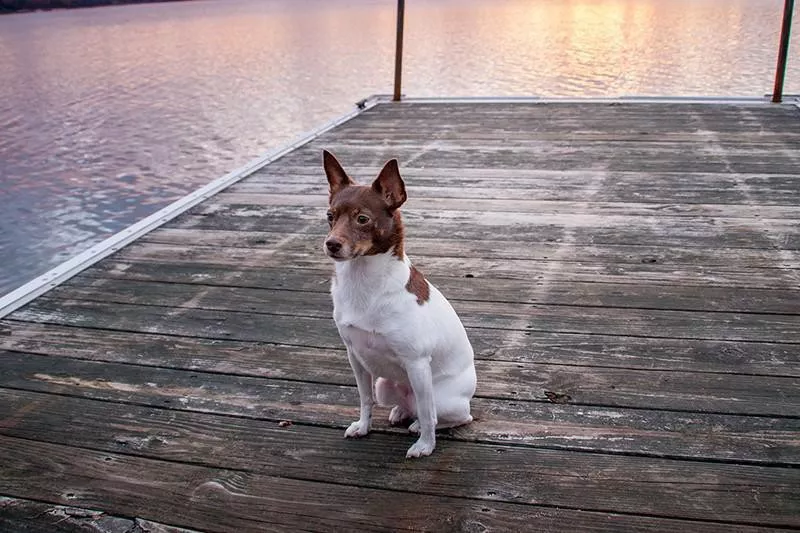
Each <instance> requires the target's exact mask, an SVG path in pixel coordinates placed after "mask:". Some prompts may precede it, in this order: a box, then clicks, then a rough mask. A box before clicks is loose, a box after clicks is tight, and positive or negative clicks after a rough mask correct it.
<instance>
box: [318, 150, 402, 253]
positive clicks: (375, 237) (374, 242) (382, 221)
mask: <svg viewBox="0 0 800 533" xmlns="http://www.w3.org/2000/svg"><path fill="white" fill-rule="evenodd" d="M322 160H323V166H324V167H325V174H326V175H327V177H328V184H329V185H330V197H329V204H330V205H329V206H328V224H329V225H330V231H329V232H328V236H327V237H326V238H325V244H324V246H323V249H324V250H325V253H326V254H327V255H328V257H330V258H332V259H334V260H335V261H347V260H350V259H354V258H356V257H361V256H365V255H376V254H383V253H386V252H388V251H390V250H391V251H392V252H393V253H394V254H395V255H396V256H398V257H399V258H402V257H403V223H402V221H401V219H400V211H399V208H400V206H401V205H403V202H405V201H406V186H405V184H404V183H403V178H401V177H400V170H399V168H398V167H397V160H396V159H392V160H390V161H388V162H387V163H386V164H385V165H384V166H383V169H382V170H381V171H380V173H379V174H378V177H377V178H375V181H373V182H372V185H370V186H366V185H357V184H356V183H355V182H354V181H353V180H352V179H350V177H349V176H348V175H347V173H346V172H345V171H344V169H343V168H342V166H341V165H340V164H339V162H338V161H337V160H336V158H335V157H333V154H331V153H330V152H328V151H327V150H325V151H323V157H322Z"/></svg>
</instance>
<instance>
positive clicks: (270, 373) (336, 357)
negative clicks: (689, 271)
mask: <svg viewBox="0 0 800 533" xmlns="http://www.w3.org/2000/svg"><path fill="white" fill-rule="evenodd" d="M91 333H95V334H96V336H97V337H98V340H97V341H95V344H94V345H93V347H92V348H89V347H88V345H87V344H86V343H85V342H83V343H81V341H82V340H83V339H84V338H85V337H83V336H79V337H77V338H73V337H69V338H68V340H66V341H63V342H62V343H61V344H58V343H57V341H51V345H47V344H46V343H42V344H39V345H38V346H39V352H38V353H46V354H47V355H49V356H51V357H52V356H61V357H72V358H77V359H86V360H89V361H97V362H109V363H123V364H126V365H144V366H152V367H155V368H154V369H150V370H147V369H142V370H137V371H136V372H137V374H136V375H131V372H127V371H126V370H127V369H126V368H125V367H124V366H117V365H110V366H108V367H106V368H107V371H108V372H109V373H111V372H114V374H115V379H114V380H112V381H103V379H102V378H99V377H98V374H99V373H100V372H102V368H103V367H102V366H98V365H79V364H74V363H69V362H68V363H66V365H67V366H64V364H62V363H60V362H59V361H52V360H48V359H47V358H44V359H42V358H32V359H31V360H30V361H28V363H27V366H26V369H27V370H28V371H29V372H28V375H32V376H34V377H33V378H29V377H24V376H22V377H19V378H9V379H13V381H8V382H6V384H9V385H11V386H13V387H15V389H14V391H7V392H6V393H5V395H6V396H10V397H12V396H15V395H16V396H20V395H22V394H21V392H20V391H21V390H35V391H42V392H55V393H58V394H69V395H74V396H81V397H87V398H98V399H102V400H107V401H126V402H131V401H132V402H136V403H138V404H143V405H151V406H155V407H162V406H164V405H170V406H172V407H173V408H181V409H188V410H195V411H197V410H199V411H203V412H212V413H219V414H233V415H236V416H243V417H253V418H257V419H261V418H263V417H267V418H272V419H273V420H281V419H283V418H288V419H290V420H294V421H295V422H304V423H313V424H326V425H331V424H332V425H334V426H335V427H337V428H339V429H341V430H343V429H344V428H346V427H347V426H348V425H349V423H350V421H351V418H352V417H354V416H356V415H357V412H356V404H357V400H356V395H355V391H352V386H353V384H354V380H353V377H352V372H351V371H350V368H349V366H348V365H347V363H346V357H345V354H344V353H343V352H342V351H341V350H340V351H331V350H326V351H321V350H313V349H301V348H296V347H286V346H265V345H259V344H246V343H239V342H228V341H207V340H203V339H192V338H174V337H164V336H156V335H138V336H135V335H132V334H116V335H109V334H108V332H104V331H97V330H94V331H93V332H87V336H88V334H91ZM67 335H69V333H68V332H65V335H64V336H65V337H66V336H67ZM137 337H138V338H137ZM50 346H52V347H50ZM142 347H145V348H142ZM0 357H3V358H5V359H4V360H5V361H8V362H13V361H18V360H19V359H20V356H15V357H12V356H11V355H10V354H5V355H2V356H0ZM21 357H23V358H24V357H25V356H24V355H22V356H21ZM37 361H38V363H37ZM33 363H36V364H38V365H39V367H36V368H34V367H31V366H30V365H31V364H33ZM509 366H510V365H507V364H500V365H493V364H492V363H488V362H479V363H478V374H479V391H478V397H477V398H475V399H474V400H473V415H474V416H475V417H476V421H475V422H474V423H473V424H470V425H469V426H466V427H463V428H459V429H458V430H456V431H455V433H451V437H454V438H457V439H464V440H468V441H478V442H498V443H510V444H524V445H537V446H543V447H549V448H559V449H571V450H575V449H577V450H595V451H605V452H613V453H620V452H622V453H634V454H639V455H651V456H658V457H686V458H691V459H699V458H707V459H715V460H736V461H743V462H750V463H766V464H773V463H776V462H780V463H781V464H800V440H799V439H797V438H796V437H797V432H798V431H800V422H798V420H796V419H787V418H770V417H761V416H759V417H750V416H738V415H715V414H705V413H685V412H672V411H656V410H652V409H643V408H640V407H637V408H635V409H630V408H624V407H608V406H606V407H603V406H589V407H577V408H576V407H575V406H574V404H573V405H569V403H570V402H574V400H575V399H573V398H572V397H570V398H569V399H568V400H565V401H566V402H567V403H566V404H556V403H550V402H549V401H545V400H544V399H545V395H544V393H545V391H546V390H547V389H546V387H547V386H548V384H545V388H543V389H541V390H540V391H539V394H540V397H541V399H540V400H538V401H528V400H526V399H525V398H529V397H530V391H527V392H526V389H525V387H528V385H529V384H528V383H517V382H516V380H515V378H514V375H512V376H511V380H512V383H511V384H510V385H511V386H516V387H517V389H516V390H511V391H510V392H511V393H515V392H516V393H517V394H510V395H509V389H506V390H500V387H498V383H492V382H491V381H490V380H492V381H498V382H503V381H505V380H506V379H507V377H506V376H505V375H500V376H498V374H500V373H502V372H503V371H504V369H505V368H509ZM167 367H170V368H173V369H180V370H185V371H188V372H183V373H181V372H174V371H170V372H169V376H167V378H168V381H159V380H161V379H163V378H159V377H158V374H159V371H158V369H159V368H167ZM551 369H552V367H551ZM543 370H544V372H543V375H542V376H538V378H537V380H538V381H541V379H543V378H544V379H547V377H548V376H552V374H551V372H549V371H548V368H547V367H545V368H544V369H543ZM54 371H56V372H57V374H58V375H57V376H56V377H54V378H53V377H51V378H46V377H45V376H51V375H52V373H53V372H54ZM197 372H202V373H212V374H211V375H208V374H197ZM215 374H235V375H236V376H240V377H241V376H249V377H268V378H280V379H288V380H290V383H289V384H286V383H282V382H279V383H278V386H279V388H278V389H272V388H270V389H268V390H264V389H263V387H262V385H261V384H260V382H259V381H258V380H245V381H242V380H241V379H237V378H236V377H234V376H225V377H218V376H216V375H215ZM37 375H38V377H36V376H37ZM537 375H538V373H537ZM669 375H670V376H672V377H676V376H678V377H679V376H680V375H681V374H679V373H672V374H669ZM517 376H518V374H517ZM604 377H606V378H608V377H609V376H608V375H607V374H606V375H605V376H604ZM309 380H310V381H312V382H313V383H309V384H302V383H295V382H303V381H309ZM537 380H534V381H537ZM198 383H199V384H200V385H198ZM321 383H325V384H329V385H347V386H350V387H351V392H350V394H346V395H341V393H342V390H340V389H336V388H334V389H330V388H329V387H320V384H321ZM553 385H557V386H560V387H562V388H559V389H556V390H553V391H551V392H557V393H559V394H567V393H571V394H574V393H575V391H574V390H571V389H569V388H568V387H565V383H564V382H560V383H553ZM281 386H283V387H284V388H289V389H291V390H292V391H293V392H292V393H291V394H292V395H293V396H292V397H293V400H292V402H293V403H292V402H290V403H288V404H287V403H286V402H281V400H280V399H279V395H276V393H274V392H270V391H272V390H280V387H281ZM611 386H612V387H617V386H619V383H616V384H612V385H611ZM626 387H629V386H626ZM209 388H211V389H212V390H214V391H215V392H214V394H213V395H209V394H208V393H207V392H206V390H207V389H209ZM329 389H330V390H329ZM492 389H494V391H495V394H498V395H500V396H505V397H506V398H507V399H496V398H486V397H482V396H481V393H483V392H485V391H487V390H492ZM520 390H522V392H523V393H522V394H519V391H520ZM612 390H613V389H612ZM325 391H329V392H330V391H333V392H330V394H328V395H327V396H326V398H327V401H328V403H327V404H326V407H325V408H324V409H321V410H319V409H316V408H314V405H316V404H317V402H318V398H317V396H318V394H320V393H325ZM693 394H696V393H694V392H693ZM776 394H777V392H776ZM0 397H2V395H0ZM60 398H63V396H60ZM508 398H511V400H509V399H508ZM165 401H166V402H167V403H166V404H165ZM9 402H11V403H13V402H12V401H11V400H9ZM337 402H338V403H337ZM342 402H343V403H342ZM243 405H250V406H251V407H249V408H247V409H244V410H243V408H242V407H243ZM380 413H381V414H380V415H376V416H377V417H376V422H375V427H376V428H377V429H378V430H382V431H386V430H388V428H387V427H386V423H385V417H386V415H387V413H388V412H387V411H385V410H382V411H380Z"/></svg>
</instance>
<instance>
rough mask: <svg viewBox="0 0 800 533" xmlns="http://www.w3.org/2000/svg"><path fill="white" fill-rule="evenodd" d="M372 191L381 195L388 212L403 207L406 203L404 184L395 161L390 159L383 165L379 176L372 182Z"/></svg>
mask: <svg viewBox="0 0 800 533" xmlns="http://www.w3.org/2000/svg"><path fill="white" fill-rule="evenodd" d="M372 190H374V191H375V192H377V193H378V194H380V195H381V197H382V198H383V199H384V200H385V201H386V205H388V206H389V210H390V211H394V210H395V209H397V208H398V207H400V206H401V205H403V203H404V202H405V201H406V184H405V183H403V178H401V177H400V168H399V167H398V166H397V159H390V160H389V161H387V162H386V164H385V165H383V168H382V169H381V172H380V174H378V177H377V178H375V181H373V182H372Z"/></svg>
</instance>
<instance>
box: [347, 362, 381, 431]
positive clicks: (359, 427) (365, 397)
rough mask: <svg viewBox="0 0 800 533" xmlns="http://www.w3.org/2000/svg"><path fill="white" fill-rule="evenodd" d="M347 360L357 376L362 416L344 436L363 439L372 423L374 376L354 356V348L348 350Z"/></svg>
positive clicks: (351, 425)
mask: <svg viewBox="0 0 800 533" xmlns="http://www.w3.org/2000/svg"><path fill="white" fill-rule="evenodd" d="M347 358H348V359H349V360H350V366H351V367H352V368H353V374H355V376H356V385H358V397H359V400H360V401H361V415H360V417H359V419H358V420H356V421H355V422H353V423H352V424H350V427H348V428H347V430H345V432H344V436H345V437H347V438H351V437H363V436H364V435H366V434H367V433H369V426H370V422H371V421H372V404H373V403H374V402H375V400H374V398H373V390H372V374H370V373H369V371H367V369H366V368H364V366H363V365H362V364H361V363H360V362H359V360H358V359H357V358H356V357H355V356H353V350H352V348H350V347H348V348H347Z"/></svg>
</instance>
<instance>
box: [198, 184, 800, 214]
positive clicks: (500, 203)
mask: <svg viewBox="0 0 800 533" xmlns="http://www.w3.org/2000/svg"><path fill="white" fill-rule="evenodd" d="M323 189H325V190H320V191H319V192H317V193H316V194H309V193H307V192H304V193H303V194H286V193H280V192H278V193H273V192H268V193H263V192H253V191H247V192H222V193H219V194H217V195H216V196H214V197H213V198H210V199H209V200H208V201H207V202H205V203H204V204H203V209H202V210H200V211H195V212H196V213H212V212H219V211H223V210H230V209H243V210H244V209H258V208H263V207H270V206H280V207H285V206H298V207H316V208H319V207H320V206H327V204H328V191H327V188H326V187H323ZM457 190H459V189H456V188H454V191H457ZM410 192H413V191H410ZM409 209H411V210H423V211H441V210H444V211H470V212H474V211H478V212H492V213H520V212H525V213H536V214H537V215H559V216H560V215H570V214H572V215H578V216H583V215H584V214H586V213H591V214H592V215H597V216H625V217H659V219H661V218H663V219H664V220H669V218H668V217H714V218H737V219H741V218H765V219H783V218H788V219H793V220H796V219H798V218H800V206H788V205H775V206H770V207H769V209H765V208H764V206H755V205H728V204H691V205H684V204H663V203H633V202H602V201H591V202H587V201H584V202H572V201H553V200H532V199H519V196H517V198H513V199H511V198H502V199H493V198H470V199H469V201H468V202H465V201H464V199H463V198H458V197H455V198H447V197H445V198H437V197H435V196H431V195H430V194H427V195H425V196H420V197H417V198H414V197H411V199H410V200H409V201H408V204H407V205H406V210H409Z"/></svg>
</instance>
